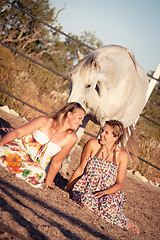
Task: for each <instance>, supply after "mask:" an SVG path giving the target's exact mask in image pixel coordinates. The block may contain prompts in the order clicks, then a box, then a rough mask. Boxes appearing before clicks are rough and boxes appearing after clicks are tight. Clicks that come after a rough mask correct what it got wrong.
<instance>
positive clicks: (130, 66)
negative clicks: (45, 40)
mask: <svg viewBox="0 0 160 240" xmlns="http://www.w3.org/2000/svg"><path fill="white" fill-rule="evenodd" d="M70 78H71V90H70V95H69V99H68V102H72V101H76V102H79V103H80V104H81V105H82V106H83V107H84V108H85V110H86V113H87V115H86V117H85V121H84V125H86V123H87V121H88V120H89V119H91V120H92V121H93V122H94V123H97V124H100V125H101V126H103V125H104V123H105V121H107V120H110V119H116V120H119V121H121V122H122V123H123V124H124V127H125V128H126V127H128V126H130V125H132V124H133V122H134V121H135V120H136V119H137V117H138V116H139V114H140V113H141V112H142V110H143V108H144V105H145V101H146V93H147V88H148V77H147V75H146V73H145V71H144V70H143V69H142V67H141V66H140V65H139V64H138V63H136V62H135V58H134V55H133V54H132V53H131V52H130V51H129V50H128V49H126V48H124V47H121V46H117V45H115V46H104V47H102V48H99V49H97V50H95V51H93V52H91V53H89V54H88V55H87V56H85V57H82V55H80V53H79V62H78V63H77V64H76V66H75V67H74V68H73V69H72V71H71V74H70ZM84 127H85V126H84Z"/></svg>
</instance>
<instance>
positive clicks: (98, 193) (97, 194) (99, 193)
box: [94, 190, 106, 198]
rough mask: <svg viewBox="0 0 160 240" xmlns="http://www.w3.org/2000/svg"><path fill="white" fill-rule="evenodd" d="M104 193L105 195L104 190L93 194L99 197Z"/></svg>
mask: <svg viewBox="0 0 160 240" xmlns="http://www.w3.org/2000/svg"><path fill="white" fill-rule="evenodd" d="M104 195H106V191H105V190H104V191H99V192H95V193H94V196H95V197H96V198H101V197H103V196H104Z"/></svg>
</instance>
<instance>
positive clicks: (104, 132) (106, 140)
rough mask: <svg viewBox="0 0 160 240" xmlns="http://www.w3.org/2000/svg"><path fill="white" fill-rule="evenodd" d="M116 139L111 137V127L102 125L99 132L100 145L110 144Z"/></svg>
mask: <svg viewBox="0 0 160 240" xmlns="http://www.w3.org/2000/svg"><path fill="white" fill-rule="evenodd" d="M116 139H117V138H115V137H114V136H113V132H112V127H111V126H109V125H107V124H106V125H104V127H103V128H102V129H101V132H100V141H99V142H100V144H111V143H113V142H115V141H116Z"/></svg>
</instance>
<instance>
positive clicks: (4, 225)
mask: <svg viewBox="0 0 160 240" xmlns="http://www.w3.org/2000/svg"><path fill="white" fill-rule="evenodd" d="M24 122H25V121H24V120H22V119H20V118H17V117H15V116H13V115H10V114H7V113H5V112H3V111H1V110H0V134H1V135H4V134H5V132H6V131H8V129H11V128H12V127H18V126H19V125H22V124H24ZM80 153H81V148H80V147H76V148H75V150H74V152H73V154H72V159H71V163H70V166H69V168H68V171H67V174H65V176H64V175H63V174H62V173H61V172H60V174H58V175H57V177H56V179H55V184H56V187H55V189H54V190H51V189H35V188H33V187H31V186H30V185H29V184H27V183H26V182H25V181H23V180H21V179H18V178H17V177H16V176H14V174H12V173H10V172H8V171H6V170H5V169H3V168H0V239H4V240H7V239H23V240H41V239H44V240H64V239H74V240H81V239H84V240H94V239H96V240H97V239H105V240H109V239H112V240H119V239H127V240H128V239H130V240H132V239H137V240H138V239H140V240H142V239H143V240H151V239H155V240H159V239H160V225H159V217H160V189H159V188H157V187H155V186H153V185H151V184H149V183H144V182H142V181H141V180H140V179H139V178H138V177H136V176H135V175H133V174H131V173H130V172H128V173H127V178H126V182H125V185H124V193H125V197H126V200H127V204H126V207H125V212H126V216H127V217H129V218H130V219H132V220H133V221H134V222H135V223H137V224H138V225H139V227H140V234H139V235H138V236H137V235H134V234H133V233H131V232H129V231H127V230H124V229H122V228H120V227H118V226H115V225H110V224H108V223H107V222H105V221H104V220H103V219H101V218H100V217H98V216H96V215H95V214H94V213H93V212H91V211H89V210H88V209H86V208H83V207H81V206H79V205H78V204H77V203H75V202H73V201H72V200H71V199H70V197H69V194H68V193H66V192H65V191H64V190H63V189H64V186H65V185H66V183H67V181H68V179H69V178H70V176H71V175H72V173H73V171H74V169H75V168H76V166H77V165H78V163H79V159H80Z"/></svg>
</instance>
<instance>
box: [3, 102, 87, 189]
mask: <svg viewBox="0 0 160 240" xmlns="http://www.w3.org/2000/svg"><path fill="white" fill-rule="evenodd" d="M84 114H85V110H84V109H83V108H82V107H81V105H80V104H79V103H76V102H72V103H68V104H67V105H66V106H64V107H63V108H62V109H60V110H59V111H58V112H56V113H54V114H52V115H51V116H49V117H47V116H41V117H38V118H36V119H34V120H32V121H30V122H29V123H27V124H25V125H24V126H22V127H19V128H17V129H14V130H13V131H11V132H9V133H7V134H6V135H5V136H4V137H3V138H2V139H1V140H0V165H1V166H2V167H5V168H6V169H7V170H9V171H11V172H13V173H15V174H16V176H17V177H19V178H21V179H24V180H26V181H27V182H28V183H30V184H31V185H32V186H34V187H40V188H41V187H42V183H43V181H44V179H45V177H46V181H45V185H46V186H47V187H50V188H53V187H54V185H53V180H54V178H55V176H56V174H57V173H58V171H59V169H60V168H61V164H62V161H63V159H64V158H65V157H66V156H67V154H68V153H69V152H70V151H71V149H72V148H73V146H74V145H75V143H76V142H77V135H76V133H75V131H76V130H77V128H78V127H79V126H80V125H81V124H82V121H83V118H84ZM49 163H50V167H49V170H48V173H47V176H46V168H47V166H48V164H49Z"/></svg>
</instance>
